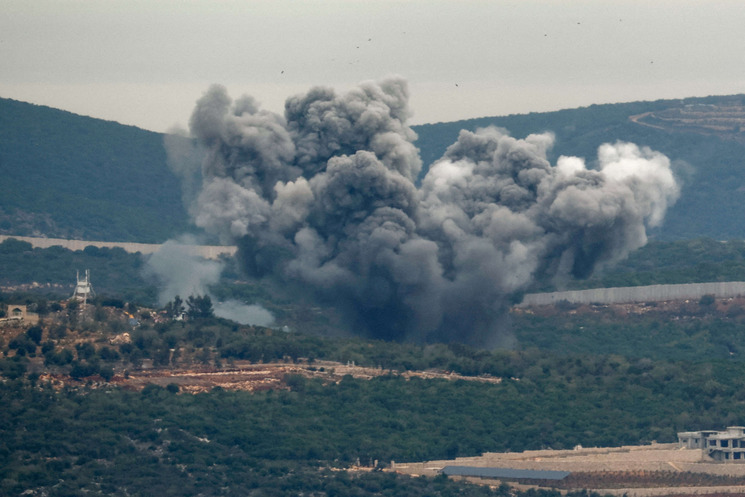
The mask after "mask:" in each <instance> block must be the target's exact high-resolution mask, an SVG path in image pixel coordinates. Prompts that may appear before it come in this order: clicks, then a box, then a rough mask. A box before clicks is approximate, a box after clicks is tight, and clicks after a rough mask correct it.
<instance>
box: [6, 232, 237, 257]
mask: <svg viewBox="0 0 745 497" xmlns="http://www.w3.org/2000/svg"><path fill="white" fill-rule="evenodd" d="M8 238H15V239H16V240H20V241H23V242H28V243H30V244H31V246H33V247H35V248H36V247H38V248H49V247H55V246H60V247H63V248H66V249H68V250H83V249H84V248H85V247H87V246H89V245H93V246H94V247H98V248H104V247H106V248H113V247H119V248H121V249H124V250H125V251H126V252H129V253H131V254H136V253H137V252H140V253H141V254H152V253H155V252H157V251H158V249H160V247H161V244H158V243H129V242H97V241H89V240H65V239H63V238H40V237H34V236H13V235H0V243H2V242H4V241H5V240H7V239H8ZM182 247H183V248H184V249H185V250H186V251H187V252H188V253H190V254H192V255H197V256H201V257H204V258H205V259H217V258H218V257H220V255H223V254H226V255H233V254H235V252H236V251H237V247H235V246H234V245H182Z"/></svg>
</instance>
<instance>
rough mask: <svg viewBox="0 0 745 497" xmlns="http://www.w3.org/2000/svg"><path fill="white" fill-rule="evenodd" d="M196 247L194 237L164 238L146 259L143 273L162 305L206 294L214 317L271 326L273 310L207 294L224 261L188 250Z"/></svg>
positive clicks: (215, 281) (214, 282) (220, 271)
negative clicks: (201, 255)
mask: <svg viewBox="0 0 745 497" xmlns="http://www.w3.org/2000/svg"><path fill="white" fill-rule="evenodd" d="M195 246H196V240H195V239H194V238H192V237H189V236H184V237H182V238H181V239H180V240H169V241H167V242H166V243H164V244H163V245H162V246H161V247H160V248H159V249H158V251H157V252H155V253H153V254H152V255H150V256H149V257H148V258H147V260H146V262H145V266H144V275H145V277H146V278H149V279H151V280H154V281H155V283H156V284H157V286H158V302H159V304H160V305H161V306H164V305H165V304H166V303H168V302H170V301H172V300H173V299H174V298H175V297H176V296H177V295H178V296H180V297H182V298H183V299H184V300H186V297H188V296H191V295H194V296H198V295H200V296H201V295H209V296H210V297H212V301H213V303H214V306H213V307H214V313H215V316H218V317H222V318H226V319H231V320H233V321H236V322H237V323H240V324H255V325H259V326H270V325H271V324H273V323H274V316H273V315H272V313H271V312H269V311H268V310H266V309H264V308H263V307H261V306H260V305H255V304H254V305H247V304H244V303H241V302H238V301H235V300H228V301H226V302H217V301H216V300H215V299H214V297H213V296H212V295H211V294H210V286H212V285H214V284H216V283H217V282H218V281H219V280H220V275H221V273H222V271H223V263H222V262H219V261H214V260H207V259H204V258H202V257H199V256H197V255H195V254H194V253H193V251H192V250H191V249H192V248H194V247H195Z"/></svg>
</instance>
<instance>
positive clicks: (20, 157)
mask: <svg viewBox="0 0 745 497" xmlns="http://www.w3.org/2000/svg"><path fill="white" fill-rule="evenodd" d="M744 98H745V97H744V96H743V95H737V96H727V97H703V98H690V99H685V100H658V101H655V102H634V103H625V104H608V105H592V106H589V107H584V108H579V109H569V110H562V111H557V112H548V113H531V114H525V115H512V116H504V117H483V118H479V119H469V120H465V121H457V122H452V123H437V124H427V125H421V126H414V130H415V131H416V132H417V133H418V135H419V139H418V141H417V143H416V144H417V146H418V147H419V148H420V151H421V156H422V160H423V162H424V164H425V168H424V169H425V171H426V169H427V166H428V165H429V164H431V163H432V162H433V161H434V160H436V159H437V158H439V157H441V156H442V154H443V152H444V151H445V149H446V148H447V147H448V146H449V145H450V144H452V143H453V142H454V141H455V140H456V138H457V136H458V132H459V131H460V130H461V129H469V130H473V129H476V128H478V127H484V126H488V125H495V126H500V127H503V128H506V129H507V130H509V131H510V133H511V134H512V135H513V136H515V137H524V136H526V135H528V134H530V133H537V132H543V131H551V132H553V133H554V134H555V135H556V144H555V146H554V148H553V150H552V151H551V155H552V157H551V158H552V159H553V160H555V159H556V158H557V157H558V156H560V155H576V156H580V157H585V158H587V160H588V161H589V162H590V163H592V161H593V160H594V158H595V157H596V155H597V147H598V146H599V145H600V144H602V143H605V142H615V141H617V140H624V141H631V142H634V143H637V144H639V145H642V146H649V147H651V148H653V149H655V150H659V151H661V152H663V153H665V154H666V155H667V156H668V157H670V159H671V160H673V161H674V165H675V169H676V171H677V172H678V174H679V176H680V177H681V179H682V180H683V181H684V187H683V193H682V197H681V199H680V200H679V201H678V203H677V204H676V205H675V206H674V207H673V209H672V210H671V211H670V212H669V214H668V216H667V219H666V221H665V224H664V226H662V227H661V228H660V229H658V230H657V231H656V232H654V233H653V236H654V237H656V238H658V239H668V240H672V239H687V238H696V237H701V236H705V237H710V238H714V239H734V238H745V222H743V221H742V220H744V219H745V132H743V131H742V130H743V129H745V112H744V111H743V107H742V103H743V99H744ZM631 116H638V117H637V119H636V121H637V122H633V121H632V120H630V119H629V118H630V117H631ZM0 174H2V177H3V195H2V196H1V197H0V233H3V234H16V235H45V236H57V237H70V238H77V239H99V240H117V241H139V242H158V241H164V240H166V239H167V238H169V237H171V236H173V235H175V234H178V233H182V232H184V231H186V230H188V229H190V228H189V225H188V216H187V215H186V212H185V209H184V206H183V203H182V199H181V193H180V187H179V183H178V180H177V178H176V177H175V176H174V175H173V173H172V172H171V171H170V170H169V169H168V166H167V164H166V154H165V151H164V148H163V135H161V134H158V133H153V132H149V131H145V130H141V129H138V128H135V127H132V126H123V125H120V124H118V123H114V122H109V121H102V120H99V119H92V118H88V117H83V116H78V115H75V114H71V113H69V112H64V111H60V110H55V109H52V108H49V107H43V106H37V105H32V104H27V103H23V102H18V101H14V100H9V99H0Z"/></svg>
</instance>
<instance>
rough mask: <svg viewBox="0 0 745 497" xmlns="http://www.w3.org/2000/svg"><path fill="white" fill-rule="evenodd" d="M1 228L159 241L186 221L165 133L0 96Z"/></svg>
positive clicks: (182, 227) (25, 232)
mask: <svg viewBox="0 0 745 497" xmlns="http://www.w3.org/2000/svg"><path fill="white" fill-rule="evenodd" d="M0 173H1V174H2V176H3V195H2V199H1V200H0V232H2V233H7V234H14V235H40V234H41V235H45V236H49V237H60V238H75V239H84V240H113V241H133V242H162V241H165V240H166V239H167V238H168V237H171V236H175V235H177V234H180V233H183V232H185V231H187V230H188V229H189V227H188V217H187V215H186V212H185V209H184V206H183V204H182V199H181V188H180V184H179V180H178V179H177V178H176V176H175V175H174V174H173V173H171V171H170V170H169V169H168V167H167V165H166V154H165V149H164V148H163V135H161V134H159V133H152V132H150V131H145V130H141V129H138V128H135V127H132V126H123V125H120V124H118V123H114V122H108V121H102V120H99V119H91V118H88V117H83V116H78V115H75V114H71V113H69V112H63V111H59V110H55V109H51V108H49V107H43V106H37V105H32V104H27V103H23V102H18V101H15V100H9V99H0Z"/></svg>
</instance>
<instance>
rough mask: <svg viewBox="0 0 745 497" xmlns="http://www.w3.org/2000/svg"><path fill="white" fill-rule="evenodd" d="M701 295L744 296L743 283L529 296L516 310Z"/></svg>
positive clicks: (661, 299)
mask: <svg viewBox="0 0 745 497" xmlns="http://www.w3.org/2000/svg"><path fill="white" fill-rule="evenodd" d="M704 295H713V296H715V297H717V298H727V297H740V296H743V295H745V282H744V281H727V282H716V283H687V284H681V285H650V286H626V287H616V288H593V289H590V290H572V291H567V292H551V293H528V294H526V295H525V297H524V298H523V301H522V302H521V303H520V304H519V305H518V307H527V306H531V305H551V304H556V303H557V302H559V301H562V300H564V301H567V302H571V303H574V304H591V303H599V304H623V303H628V302H660V301H665V300H686V299H700V298H701V297H702V296H704Z"/></svg>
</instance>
